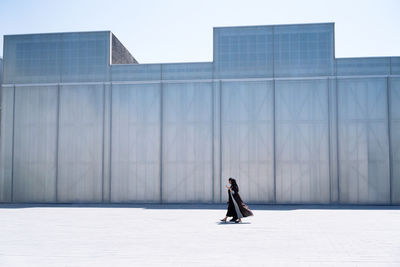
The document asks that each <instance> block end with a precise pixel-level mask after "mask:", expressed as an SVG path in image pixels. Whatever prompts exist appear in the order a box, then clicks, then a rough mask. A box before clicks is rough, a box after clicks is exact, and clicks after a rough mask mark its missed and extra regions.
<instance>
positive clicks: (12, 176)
mask: <svg viewBox="0 0 400 267" xmlns="http://www.w3.org/2000/svg"><path fill="white" fill-rule="evenodd" d="M15 91H16V86H15V84H14V86H13V117H12V124H13V125H12V138H11V143H12V144H11V202H14V132H15Z"/></svg>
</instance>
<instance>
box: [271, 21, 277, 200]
mask: <svg viewBox="0 0 400 267" xmlns="http://www.w3.org/2000/svg"><path fill="white" fill-rule="evenodd" d="M275 102H276V101H275V27H274V26H272V113H273V116H272V127H273V132H272V140H273V171H274V173H273V174H274V177H273V178H274V203H275V204H276V133H275V131H276V118H275V117H276V112H275V109H276V103H275Z"/></svg>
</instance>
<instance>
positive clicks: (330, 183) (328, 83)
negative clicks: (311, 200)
mask: <svg viewBox="0 0 400 267" xmlns="http://www.w3.org/2000/svg"><path fill="white" fill-rule="evenodd" d="M327 87H328V96H327V98H328V171H329V173H328V174H329V203H332V175H331V101H330V91H331V90H330V88H331V87H330V80H329V78H328V79H327Z"/></svg>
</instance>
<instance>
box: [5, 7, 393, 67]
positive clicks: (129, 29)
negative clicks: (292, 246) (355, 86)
mask: <svg viewBox="0 0 400 267" xmlns="http://www.w3.org/2000/svg"><path fill="white" fill-rule="evenodd" d="M313 22H335V43H336V46H335V54H336V57H370V56H400V1H396V0H376V1H368V0H365V1H360V0H357V1H352V0H333V1H328V0H319V1H317V0H307V1H295V0H292V1H290V0H274V1H265V0H264V1H262V0H242V1H237V0H220V1H218V0H201V1H191V0H186V1H185V0H164V1H162V0H143V1H138V0H131V1H122V0H111V1H110V0H109V1H105V0H68V1H67V0H66V1H61V0H60V1H55V0H0V56H2V54H3V35H5V34H22V33H45V32H71V31H98V30H111V31H112V32H113V33H114V34H115V35H116V36H117V37H118V39H119V40H120V41H121V42H122V43H123V44H124V45H125V47H126V48H128V50H129V51H130V52H131V53H132V55H133V56H134V57H135V58H136V59H137V60H138V61H139V63H165V62H197V61H212V41H213V40H212V37H213V35H212V28H213V27H218V26H244V25H271V24H293V23H313Z"/></svg>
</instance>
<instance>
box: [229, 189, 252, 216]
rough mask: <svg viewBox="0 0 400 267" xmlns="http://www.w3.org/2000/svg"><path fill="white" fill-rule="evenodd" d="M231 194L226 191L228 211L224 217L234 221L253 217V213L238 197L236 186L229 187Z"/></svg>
mask: <svg viewBox="0 0 400 267" xmlns="http://www.w3.org/2000/svg"><path fill="white" fill-rule="evenodd" d="M231 189H232V192H230V191H229V190H228V197H229V201H228V211H227V213H226V216H228V217H233V218H234V219H238V218H243V217H248V216H253V212H252V211H251V210H250V209H249V207H247V205H246V204H245V203H244V202H243V201H242V198H241V197H240V195H239V187H238V186H237V185H232V186H231Z"/></svg>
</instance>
